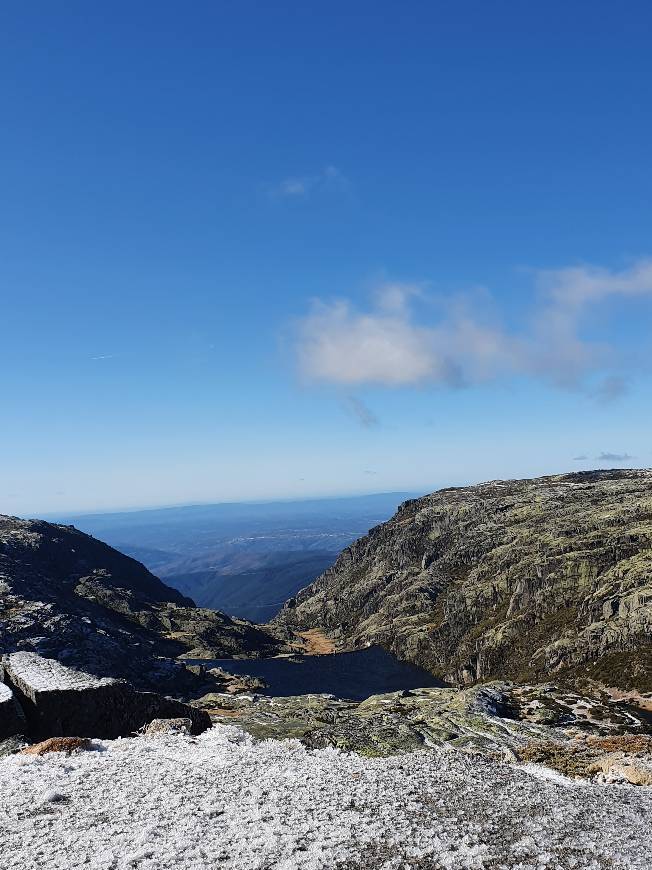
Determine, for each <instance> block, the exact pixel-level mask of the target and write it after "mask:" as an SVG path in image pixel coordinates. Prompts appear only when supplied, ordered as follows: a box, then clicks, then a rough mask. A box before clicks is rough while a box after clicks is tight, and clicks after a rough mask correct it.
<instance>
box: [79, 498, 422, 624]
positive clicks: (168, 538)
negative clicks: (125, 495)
mask: <svg viewBox="0 0 652 870" xmlns="http://www.w3.org/2000/svg"><path fill="white" fill-rule="evenodd" d="M410 495H411V494H410V493H377V494H374V495H365V496H355V497H347V498H327V499H311V500H305V501H286V502H264V503H258V504H247V503H241V504H238V503H234V504H215V505H194V506H189V507H179V508H163V509H157V510H145V511H130V512H124V513H112V514H95V515H86V516H79V517H70V518H68V519H67V520H66V521H67V522H73V523H74V524H75V525H76V526H77V527H78V528H80V529H83V530H84V531H86V532H89V533H90V534H93V535H95V536H96V537H99V538H101V539H102V540H105V541H108V543H110V544H111V545H113V546H114V547H116V548H117V549H119V550H121V551H122V552H124V553H128V554H129V555H131V556H134V557H135V558H136V559H138V560H140V561H142V562H144V564H146V565H147V567H148V568H149V569H150V570H151V571H153V572H154V573H156V574H157V575H158V576H160V577H163V578H164V580H165V581H166V582H167V583H169V584H170V585H171V586H174V587H175V588H177V589H180V590H181V591H182V592H184V593H185V594H187V595H190V596H191V597H192V598H193V599H194V600H195V601H196V602H197V603H198V604H200V605H202V606H204V607H215V608H218V609H220V610H224V611H225V612H226V613H229V614H231V615H232V616H238V617H244V618H247V619H252V620H254V621H256V622H264V621H267V620H269V619H271V618H272V617H273V616H274V615H275V614H276V613H277V612H278V610H280V608H281V606H282V604H283V602H284V601H285V600H286V599H287V598H289V597H291V596H292V595H295V594H296V593H297V592H298V591H299V590H300V589H302V588H303V587H304V586H307V585H308V584H309V583H311V582H312V581H313V580H314V579H315V578H316V577H317V576H319V574H321V573H322V571H324V570H325V569H326V568H327V567H329V565H331V564H332V563H333V562H334V561H335V559H336V557H337V554H338V553H339V552H340V551H341V550H342V549H343V548H344V547H346V546H348V545H349V544H351V543H352V542H353V541H355V540H356V539H357V538H359V537H361V536H362V535H365V534H366V533H367V532H368V531H369V529H370V528H371V527H372V526H375V525H377V524H378V523H380V522H382V521H383V520H386V519H388V518H389V517H390V516H391V515H392V514H393V513H394V511H395V510H396V508H397V507H398V505H399V504H400V503H401V502H402V501H405V499H406V498H408V497H409V496H410Z"/></svg>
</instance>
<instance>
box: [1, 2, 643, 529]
mask: <svg viewBox="0 0 652 870" xmlns="http://www.w3.org/2000/svg"><path fill="white" fill-rule="evenodd" d="M651 25H652V11H651V9H650V6H649V4H647V3H643V2H640V3H639V2H630V3H627V4H625V5H623V4H617V3H615V2H610V3H605V2H581V0H580V2H574V3H572V4H569V3H562V2H554V0H553V2H547V3H545V4H543V3H541V4H525V3H521V2H498V0H497V2H492V3H486V2H479V0H478V2H459V3H443V2H409V3H402V2H382V0H375V2H354V3H351V2H346V3H344V2H328V3H321V2H314V3H305V2H296V3H284V2H278V3H266V2H247V0H240V2H237V3H235V2H210V3H203V2H195V3H193V4H182V3H179V2H175V3H169V2H156V3H154V2H136V3H133V2H130V3H126V2H113V3H110V4H88V3H86V2H66V3H60V4H52V3H49V2H48V3H46V2H32V3H29V4H13V5H11V6H9V5H5V6H4V7H3V9H2V11H1V12H0V76H1V78H0V80H1V81H2V87H1V89H0V111H1V117H2V136H1V137H0V157H1V160H0V190H1V192H2V195H1V197H0V294H1V296H2V307H1V318H2V341H1V342H0V357H1V365H2V369H1V370H2V373H3V378H2V402H1V404H0V414H1V417H2V420H1V425H0V457H1V458H0V463H1V465H2V467H1V468H0V472H1V478H0V511H2V512H6V513H11V514H30V515H35V514H38V513H43V512H53V511H59V510H61V511H70V510H85V509H88V510H96V509H102V508H107V509H109V508H118V507H130V506H146V505H158V504H174V503H183V502H193V501H219V500H237V499H258V498H277V497H283V498H285V497H303V496H313V495H325V494H340V493H359V492H368V491H381V490H393V489H397V490H398V489H400V490H406V489H409V490H417V491H427V490H430V489H433V488H436V487H438V486H446V485H451V484H458V483H465V482H473V481H478V480H483V479H490V478H496V477H512V476H528V475H536V474H541V473H549V472H556V471H564V470H568V469H575V468H577V469H580V468H590V467H607V466H614V465H615V466H618V465H620V466H624V465H632V466H649V465H651V464H652V444H651V443H650V438H649V433H650V431H651V429H652V410H651V409H652V402H651V401H650V400H651V399H652V387H651V380H650V331H651V328H652V265H651V264H652V233H651V229H652V224H651V220H650V217H651V215H650V212H651V208H650V203H652V170H651V161H650V139H651V135H652V113H651V112H650V102H651V96H652V53H651V52H650V51H649V30H650V26H651ZM577 457H585V458H583V459H578V458H577Z"/></svg>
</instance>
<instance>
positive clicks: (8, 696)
mask: <svg viewBox="0 0 652 870" xmlns="http://www.w3.org/2000/svg"><path fill="white" fill-rule="evenodd" d="M25 728H26V723H25V714H24V713H23V711H22V709H21V708H20V705H19V704H18V702H17V701H16V698H15V697H14V693H13V692H12V691H11V689H10V688H9V686H5V685H4V684H3V683H0V740H6V739H7V738H8V737H15V736H16V735H19V734H24V732H25Z"/></svg>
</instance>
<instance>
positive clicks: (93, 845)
mask: <svg viewBox="0 0 652 870" xmlns="http://www.w3.org/2000/svg"><path fill="white" fill-rule="evenodd" d="M97 746H98V751H93V752H82V753H79V754H76V755H71V756H65V755H61V754H56V755H55V754H51V755H46V756H43V757H41V758H39V757H34V756H16V755H14V756H11V757H8V758H5V759H3V760H1V761H0V807H2V811H1V812H0V867H1V868H2V870H32V868H43V870H46V868H47V870H55V868H61V870H63V868H65V870H73V868H78V867H79V868H82V867H83V868H87V870H90V868H92V870H98V868H102V870H109V868H112V870H120V868H139V870H154V868H156V870H159V868H174V870H200V868H217V867H219V868H221V870H222V868H225V870H226V868H232V870H254V868H255V870H272V868H274V870H295V868H296V870H318V868H319V870H322V868H323V870H335V868H341V870H344V868H347V870H353V868H365V870H375V868H396V870H399V868H401V870H404V868H406V870H407V868H419V870H431V868H432V870H435V868H448V870H462V868H491V870H525V868H531V870H543V868H547V870H553V868H577V870H597V868H611V870H614V868H616V870H617V868H646V870H647V868H649V867H650V863H651V858H650V855H651V854H652V835H651V833H650V832H651V823H652V788H636V787H632V786H618V785H596V784H588V783H577V782H571V781H569V780H566V779H564V778H563V777H560V776H558V775H556V774H552V773H548V774H545V775H544V774H543V771H542V770H540V769H537V768H529V769H518V768H516V767H513V766H510V765H507V764H499V763H492V762H490V761H486V760H482V759H479V758H475V757H473V758H472V757H470V756H468V755H464V754H462V753H457V752H452V751H447V750H430V751H425V752H420V753H415V754H412V755H405V756H398V757H396V756H395V757H393V758H385V759H367V758H363V757H360V756H356V755H346V754H340V753H338V752H336V751H335V750H319V751H309V750H306V749H305V748H303V747H302V746H301V745H300V744H299V743H297V742H295V741H271V740H270V741H266V742H263V743H253V742H252V740H251V738H249V737H247V736H245V735H244V734H243V732H241V731H240V730H239V729H236V728H231V727H228V726H216V727H214V728H212V729H211V730H209V731H207V732H206V733H205V734H203V735H202V736H201V737H197V738H193V737H187V736H171V735H159V736H152V737H138V738H133V739H124V740H115V741H107V742H99V741H98V743H97Z"/></svg>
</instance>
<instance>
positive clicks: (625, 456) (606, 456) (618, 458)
mask: <svg viewBox="0 0 652 870" xmlns="http://www.w3.org/2000/svg"><path fill="white" fill-rule="evenodd" d="M595 458H596V459H597V460H598V462H627V461H628V460H629V459H635V458H636V457H635V456H630V455H629V453H605V452H603V453H600V454H599V455H598V456H596V457H595Z"/></svg>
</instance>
